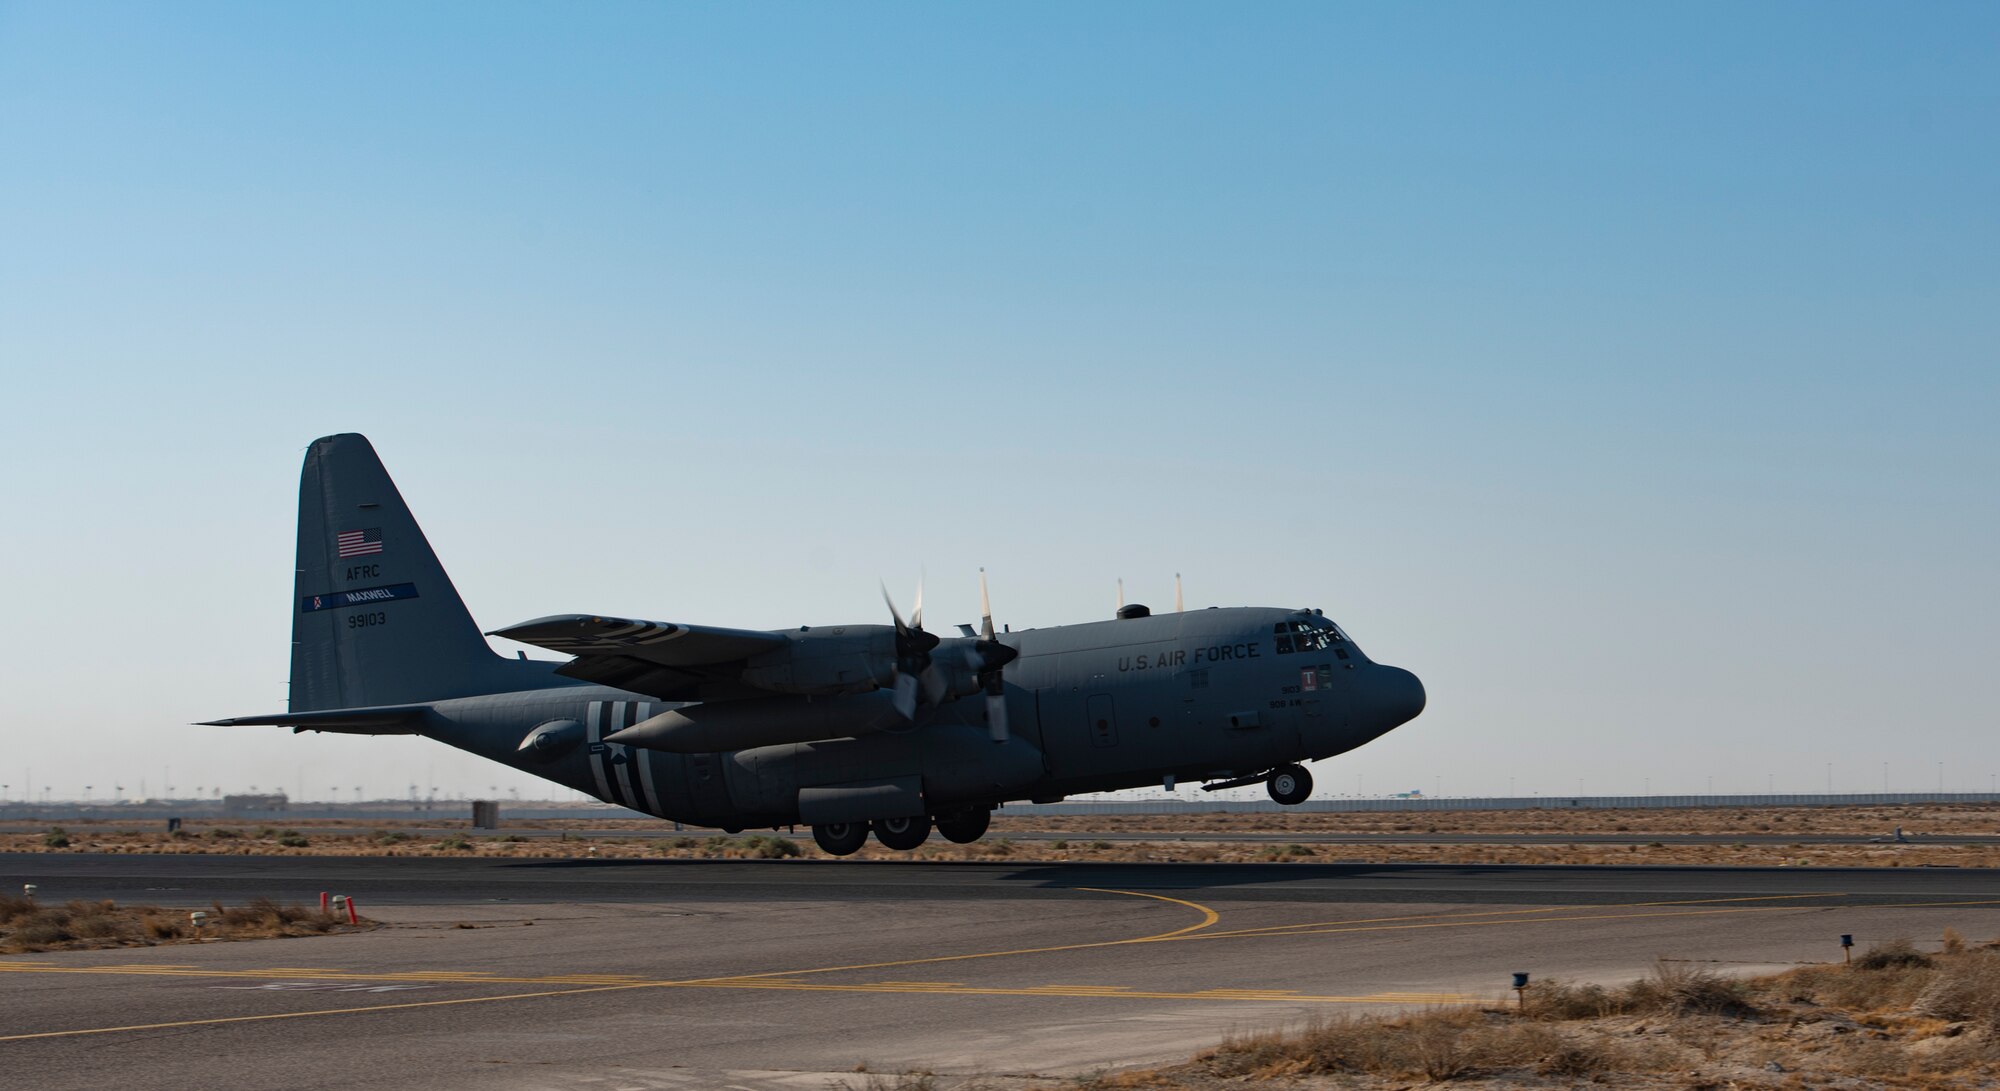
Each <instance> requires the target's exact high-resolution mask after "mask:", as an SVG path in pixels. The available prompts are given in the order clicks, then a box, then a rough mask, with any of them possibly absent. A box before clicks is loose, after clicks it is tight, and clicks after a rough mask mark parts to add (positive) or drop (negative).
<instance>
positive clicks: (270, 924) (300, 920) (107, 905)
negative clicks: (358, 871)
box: [0, 895, 341, 954]
mask: <svg viewBox="0 0 2000 1091" xmlns="http://www.w3.org/2000/svg"><path fill="white" fill-rule="evenodd" d="M340 926H341V922H340V921H339V920H338V918H336V917H334V916H333V915H332V914H330V913H321V912H320V911H319V910H317V909H303V908H301V907H299V906H297V905H288V906H281V905H279V904H278V903H277V902H275V901H273V900H271V899H269V898H258V899H256V900H254V901H252V902H250V903H249V904H247V905H242V906H234V907H230V908H224V907H223V906H222V905H221V904H220V903H217V904H215V906H214V907H213V909H212V910H211V911H210V912H209V916H208V921H207V923H206V926H205V927H204V928H203V929H202V930H201V931H200V932H199V933H197V932H196V930H195V927H194V923H193V921H192V920H191V919H190V918H189V916H188V914H187V913H186V912H184V911H181V910H173V909H162V908H160V907H159V906H156V905H141V906H124V907H121V906H119V905H118V904H117V903H115V902H112V901H85V900H82V899H77V900H74V901H69V902H64V903H62V904H60V905H45V904H42V903H39V902H36V901H34V900H32V899H29V898H22V897H17V896H13V895H5V896H0V954H18V953H22V952H27V951H49V950H62V949H68V948H98V947H151V946H154V945H156V944H161V943H182V942H188V941H191V940H197V939H258V938H263V937H274V936H305V935H317V934H319V933H322V932H329V931H332V930H334V929H335V928H337V927H340Z"/></svg>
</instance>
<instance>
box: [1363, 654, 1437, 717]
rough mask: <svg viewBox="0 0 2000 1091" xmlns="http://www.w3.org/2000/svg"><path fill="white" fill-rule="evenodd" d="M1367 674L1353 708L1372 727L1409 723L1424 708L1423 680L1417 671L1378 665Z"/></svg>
mask: <svg viewBox="0 0 2000 1091" xmlns="http://www.w3.org/2000/svg"><path fill="white" fill-rule="evenodd" d="M1368 676H1369V677H1368V682H1367V684H1366V685H1365V686H1363V687H1362V690H1361V693H1360V694H1358V696H1359V698H1360V701H1359V704H1360V706H1361V707H1360V708H1358V709H1356V711H1357V712H1359V713H1360V718H1361V719H1362V721H1363V722H1364V723H1365V724H1367V725H1368V726H1369V727H1370V728H1372V729H1373V730H1375V731H1377V732H1382V731H1387V730H1389V729H1390V728H1393V727H1396V726H1397V725H1399V724H1405V723H1408V722H1410V721H1411V720H1414V719H1416V718H1417V714H1418V713H1420V712H1422V711H1423V710H1424V684H1423V682H1422V681H1420V680H1419V679H1418V678H1417V676H1416V675H1414V674H1411V673H1410V672H1409V671H1406V670H1404V669H1403V668H1401V667H1389V666H1378V667H1376V668H1375V669H1374V670H1372V671H1369V672H1368Z"/></svg>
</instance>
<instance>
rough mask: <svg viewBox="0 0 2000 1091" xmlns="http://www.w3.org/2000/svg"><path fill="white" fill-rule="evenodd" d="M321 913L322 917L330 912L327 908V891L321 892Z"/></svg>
mask: <svg viewBox="0 0 2000 1091" xmlns="http://www.w3.org/2000/svg"><path fill="white" fill-rule="evenodd" d="M319 911H320V913H321V914H322V915H324V914H325V913H327V912H328V910H327V907H326V891H324V890H322V891H320V892H319Z"/></svg>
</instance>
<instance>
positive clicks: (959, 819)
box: [937, 807, 993, 845]
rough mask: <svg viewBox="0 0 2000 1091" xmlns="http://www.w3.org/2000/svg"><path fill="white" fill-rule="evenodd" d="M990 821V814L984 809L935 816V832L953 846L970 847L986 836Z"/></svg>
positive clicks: (991, 817) (991, 815) (991, 818)
mask: <svg viewBox="0 0 2000 1091" xmlns="http://www.w3.org/2000/svg"><path fill="white" fill-rule="evenodd" d="M992 821H993V814H992V812H990V811H988V810H987V809H986V808H984V807H981V808H978V809H977V810H971V811H959V812H957V813H955V814H941V815H939V816H937V831H938V832H939V833H941V834H943V835H944V839H945V840H947V841H950V842H952V843H953V844H958V845H970V844H972V843H973V842H974V841H977V840H979V839H980V838H982V837H984V836H986V827H987V825H988V824H989V823H991V822H992Z"/></svg>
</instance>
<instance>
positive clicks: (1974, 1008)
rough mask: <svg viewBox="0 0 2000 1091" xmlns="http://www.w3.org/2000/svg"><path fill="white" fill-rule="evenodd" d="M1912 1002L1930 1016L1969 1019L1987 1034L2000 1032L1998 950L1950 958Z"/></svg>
mask: <svg viewBox="0 0 2000 1091" xmlns="http://www.w3.org/2000/svg"><path fill="white" fill-rule="evenodd" d="M1912 1006H1913V1007H1914V1008H1915V1009H1916V1011H1917V1012H1918V1013H1919V1014H1922V1015H1928V1016H1930V1017H1932V1018H1933V1019H1948V1020H1951V1021H1953V1022H1960V1021H1971V1022H1975V1023H1978V1024H1979V1025H1980V1027H1981V1029H1983V1030H1985V1031H1986V1032H1987V1033H1988V1034H1994V1033H1996V1032H2000V952H1993V951H1981V952H1978V953H1977V954H1970V955H1964V956H1961V957H1959V958H1955V959H1951V960H1950V961H1948V962H1947V963H1946V964H1945V965H1944V967H1943V968H1942V969H1940V970H1938V972H1937V973H1936V975H1935V976H1933V977H1932V978H1931V981H1930V984H1929V985H1927V986H1925V987H1924V991H1923V992H1922V993H1920V994H1918V996H1917V999H1916V1003H1915V1004H1914V1005H1912Z"/></svg>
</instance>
